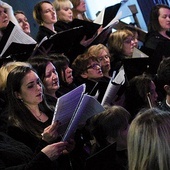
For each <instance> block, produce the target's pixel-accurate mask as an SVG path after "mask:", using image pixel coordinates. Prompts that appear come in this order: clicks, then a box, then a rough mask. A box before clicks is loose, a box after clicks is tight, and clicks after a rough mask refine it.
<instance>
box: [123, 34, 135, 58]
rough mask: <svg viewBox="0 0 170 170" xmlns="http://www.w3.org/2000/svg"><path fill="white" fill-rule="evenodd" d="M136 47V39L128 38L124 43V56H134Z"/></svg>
mask: <svg viewBox="0 0 170 170" xmlns="http://www.w3.org/2000/svg"><path fill="white" fill-rule="evenodd" d="M134 47H135V39H134V37H132V36H128V37H127V38H126V39H125V40H124V42H123V54H124V55H125V56H128V57H129V56H132V54H133V50H134Z"/></svg>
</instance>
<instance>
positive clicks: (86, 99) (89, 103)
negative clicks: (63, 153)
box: [62, 94, 104, 141]
mask: <svg viewBox="0 0 170 170" xmlns="http://www.w3.org/2000/svg"><path fill="white" fill-rule="evenodd" d="M102 111H104V108H103V107H102V106H101V104H100V103H99V102H98V101H97V100H96V99H95V98H94V97H92V96H89V95H87V94H84V96H83V98H82V100H81V103H80V105H79V107H78V109H77V111H76V113H75V115H74V116H73V117H72V119H71V121H70V124H69V125H68V128H67V130H66V132H65V134H64V136H63V139H62V141H67V140H68V139H69V137H70V136H71V135H72V134H73V133H74V132H75V130H76V129H77V127H78V125H79V124H85V122H86V120H87V119H88V118H90V117H92V116H93V115H95V114H98V113H100V112H102Z"/></svg>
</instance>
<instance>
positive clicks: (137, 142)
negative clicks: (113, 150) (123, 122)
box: [128, 108, 170, 170]
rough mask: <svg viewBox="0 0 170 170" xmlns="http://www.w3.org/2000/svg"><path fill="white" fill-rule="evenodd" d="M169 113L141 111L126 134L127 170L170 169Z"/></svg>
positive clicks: (157, 110) (151, 110)
mask: <svg viewBox="0 0 170 170" xmlns="http://www.w3.org/2000/svg"><path fill="white" fill-rule="evenodd" d="M169 129H170V113H169V112H164V111H161V110H159V109H156V108H152V109H147V110H143V111H141V112H140V113H139V114H138V115H137V116H136V118H135V119H134V120H133V121H132V123H131V125H130V128H129V132H128V160H129V170H136V169H137V170H151V169H154V170H169V169H170V161H169V160H170V152H169V150H170V141H169V139H170V131H169Z"/></svg>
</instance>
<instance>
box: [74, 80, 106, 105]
mask: <svg viewBox="0 0 170 170" xmlns="http://www.w3.org/2000/svg"><path fill="white" fill-rule="evenodd" d="M75 83H76V85H77V86H79V85H81V84H85V85H86V91H85V93H87V94H89V95H91V96H94V97H95V98H96V99H97V100H98V101H99V102H101V101H102V99H103V96H104V94H105V91H106V89H107V86H108V84H109V79H108V78H105V77H103V78H100V79H98V80H96V81H94V80H89V79H84V78H82V77H79V78H78V79H76V80H75Z"/></svg>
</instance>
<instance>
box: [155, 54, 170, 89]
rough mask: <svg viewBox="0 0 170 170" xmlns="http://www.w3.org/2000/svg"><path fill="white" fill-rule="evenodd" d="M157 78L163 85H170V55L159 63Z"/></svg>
mask: <svg viewBox="0 0 170 170" xmlns="http://www.w3.org/2000/svg"><path fill="white" fill-rule="evenodd" d="M157 78H158V81H159V83H161V84H162V85H163V86H164V85H170V57H168V58H165V59H163V60H162V61H161V63H160V64H159V67H158V70H157Z"/></svg>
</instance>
